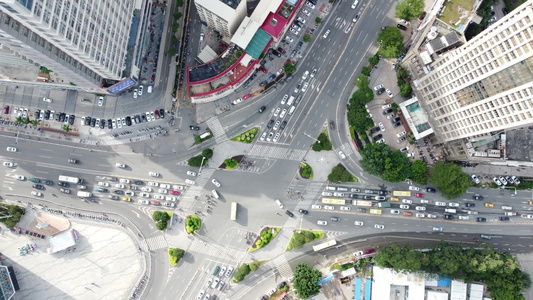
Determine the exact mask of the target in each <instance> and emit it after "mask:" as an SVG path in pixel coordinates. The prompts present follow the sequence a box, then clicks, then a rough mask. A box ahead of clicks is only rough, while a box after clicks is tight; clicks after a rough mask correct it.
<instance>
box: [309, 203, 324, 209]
mask: <svg viewBox="0 0 533 300" xmlns="http://www.w3.org/2000/svg"><path fill="white" fill-rule="evenodd" d="M311 208H312V209H322V205H318V204H313V205H311Z"/></svg>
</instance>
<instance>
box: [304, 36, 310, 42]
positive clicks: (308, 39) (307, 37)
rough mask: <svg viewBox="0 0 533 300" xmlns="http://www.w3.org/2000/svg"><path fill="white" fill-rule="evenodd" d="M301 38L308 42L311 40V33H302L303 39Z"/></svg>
mask: <svg viewBox="0 0 533 300" xmlns="http://www.w3.org/2000/svg"><path fill="white" fill-rule="evenodd" d="M303 40H304V42H306V43H310V42H311V35H310V34H306V35H304V39H303Z"/></svg>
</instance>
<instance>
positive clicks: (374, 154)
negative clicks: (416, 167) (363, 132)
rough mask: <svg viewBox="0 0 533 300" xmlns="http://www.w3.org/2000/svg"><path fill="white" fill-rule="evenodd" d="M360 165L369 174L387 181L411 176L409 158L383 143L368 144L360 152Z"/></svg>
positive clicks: (398, 180) (396, 180) (395, 180)
mask: <svg viewBox="0 0 533 300" xmlns="http://www.w3.org/2000/svg"><path fill="white" fill-rule="evenodd" d="M361 156H362V157H363V159H361V161H360V163H361V167H362V168H363V170H364V171H365V172H367V173H369V174H372V175H377V176H381V179H383V180H386V181H389V182H400V181H404V180H405V179H407V178H409V176H411V164H410V163H409V159H408V158H407V157H406V156H405V155H404V154H403V153H402V152H400V150H396V151H394V152H393V151H392V149H391V148H390V147H389V146H388V145H387V144H385V143H376V144H368V145H366V146H365V148H364V149H363V151H362V152H361Z"/></svg>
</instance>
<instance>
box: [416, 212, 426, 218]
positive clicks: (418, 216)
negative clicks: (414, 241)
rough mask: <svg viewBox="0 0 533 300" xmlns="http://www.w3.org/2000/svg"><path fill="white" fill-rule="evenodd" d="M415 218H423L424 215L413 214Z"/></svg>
mask: <svg viewBox="0 0 533 300" xmlns="http://www.w3.org/2000/svg"><path fill="white" fill-rule="evenodd" d="M415 217H417V218H425V217H426V215H425V214H422V213H417V214H415Z"/></svg>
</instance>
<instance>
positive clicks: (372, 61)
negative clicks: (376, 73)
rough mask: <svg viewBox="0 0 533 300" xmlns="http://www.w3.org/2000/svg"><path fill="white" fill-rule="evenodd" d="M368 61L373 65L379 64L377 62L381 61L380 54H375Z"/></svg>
mask: <svg viewBox="0 0 533 300" xmlns="http://www.w3.org/2000/svg"><path fill="white" fill-rule="evenodd" d="M368 62H369V63H370V65H371V66H377V64H378V63H379V56H378V55H377V54H375V55H374V56H372V57H371V58H369V59H368Z"/></svg>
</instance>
